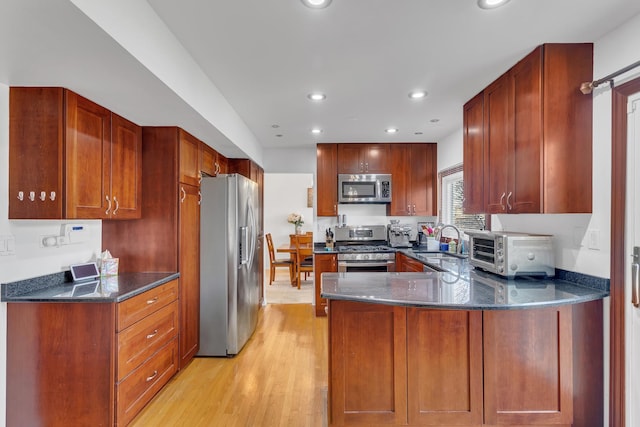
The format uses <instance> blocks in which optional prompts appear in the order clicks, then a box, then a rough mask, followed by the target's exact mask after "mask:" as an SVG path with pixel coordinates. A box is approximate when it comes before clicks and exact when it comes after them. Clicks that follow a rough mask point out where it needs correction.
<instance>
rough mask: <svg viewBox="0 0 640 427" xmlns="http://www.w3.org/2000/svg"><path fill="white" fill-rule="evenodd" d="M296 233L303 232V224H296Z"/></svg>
mask: <svg viewBox="0 0 640 427" xmlns="http://www.w3.org/2000/svg"><path fill="white" fill-rule="evenodd" d="M296 234H302V225H296Z"/></svg>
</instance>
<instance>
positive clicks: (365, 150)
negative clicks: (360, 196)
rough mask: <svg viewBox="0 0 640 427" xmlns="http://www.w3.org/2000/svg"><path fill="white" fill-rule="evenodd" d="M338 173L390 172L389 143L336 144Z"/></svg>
mask: <svg viewBox="0 0 640 427" xmlns="http://www.w3.org/2000/svg"><path fill="white" fill-rule="evenodd" d="M338 173H365V174H367V173H391V166H390V163H389V144H352V143H347V144H338Z"/></svg>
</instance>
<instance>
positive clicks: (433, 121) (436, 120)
mask: <svg viewBox="0 0 640 427" xmlns="http://www.w3.org/2000/svg"><path fill="white" fill-rule="evenodd" d="M429 121H430V122H431V123H438V122H439V121H440V119H431V120H429Z"/></svg>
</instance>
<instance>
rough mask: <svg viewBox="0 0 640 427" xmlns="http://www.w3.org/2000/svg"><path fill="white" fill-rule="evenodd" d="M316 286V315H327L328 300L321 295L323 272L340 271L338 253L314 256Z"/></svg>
mask: <svg viewBox="0 0 640 427" xmlns="http://www.w3.org/2000/svg"><path fill="white" fill-rule="evenodd" d="M313 271H314V274H315V280H314V286H315V293H316V316H326V315H327V312H326V310H325V309H326V308H327V300H326V299H324V298H322V297H321V296H320V291H321V290H322V288H321V285H322V277H321V275H322V273H331V272H337V271H338V261H337V256H336V254H316V255H314V256H313Z"/></svg>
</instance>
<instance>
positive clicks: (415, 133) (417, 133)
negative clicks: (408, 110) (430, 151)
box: [413, 132, 422, 135]
mask: <svg viewBox="0 0 640 427" xmlns="http://www.w3.org/2000/svg"><path fill="white" fill-rule="evenodd" d="M413 134H414V135H422V132H414V133H413Z"/></svg>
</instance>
